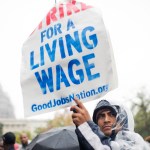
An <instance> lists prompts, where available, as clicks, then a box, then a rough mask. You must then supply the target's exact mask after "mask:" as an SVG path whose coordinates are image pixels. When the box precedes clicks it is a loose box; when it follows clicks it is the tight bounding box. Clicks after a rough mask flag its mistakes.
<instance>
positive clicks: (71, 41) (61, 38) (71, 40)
mask: <svg viewBox="0 0 150 150" xmlns="http://www.w3.org/2000/svg"><path fill="white" fill-rule="evenodd" d="M21 87H22V94H23V101H24V112H25V116H33V115H36V114H41V113H45V112H50V111H54V110H57V109H60V108H64V107H68V106H70V105H71V103H72V102H73V99H74V97H77V98H78V99H80V100H81V101H82V102H87V101H90V100H94V99H97V98H99V97H101V96H103V95H105V94H106V93H108V92H109V91H111V90H112V89H114V88H116V87H117V74H116V68H115V62H114V57H113V52H112V47H111V43H110V40H109V37H108V35H107V31H106V29H105V26H104V23H103V19H102V16H101V14H100V12H99V9H96V8H94V7H92V6H89V5H86V4H84V3H82V2H76V1H72V2H71V3H70V2H67V3H60V4H56V5H55V6H54V7H53V8H52V9H51V10H50V11H49V12H48V14H47V15H46V17H45V18H44V19H43V20H42V21H41V23H40V24H39V26H38V27H37V28H36V29H35V30H34V32H33V33H32V34H31V35H30V36H29V38H28V39H27V41H26V42H25V43H24V44H23V48H22V65H21Z"/></svg>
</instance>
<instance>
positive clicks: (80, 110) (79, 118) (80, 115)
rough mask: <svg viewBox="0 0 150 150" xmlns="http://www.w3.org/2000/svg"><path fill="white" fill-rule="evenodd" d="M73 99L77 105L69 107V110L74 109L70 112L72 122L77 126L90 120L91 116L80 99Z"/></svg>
mask: <svg viewBox="0 0 150 150" xmlns="http://www.w3.org/2000/svg"><path fill="white" fill-rule="evenodd" d="M74 101H75V102H76V104H77V105H75V106H72V107H71V108H70V111H74V113H73V114H72V121H73V123H74V124H75V125H76V126H79V125H81V124H83V123H84V122H86V121H89V120H91V117H90V115H89V112H88V111H87V109H86V108H85V107H84V105H83V104H82V102H81V101H79V100H78V99H74Z"/></svg>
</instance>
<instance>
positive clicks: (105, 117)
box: [96, 109, 116, 136]
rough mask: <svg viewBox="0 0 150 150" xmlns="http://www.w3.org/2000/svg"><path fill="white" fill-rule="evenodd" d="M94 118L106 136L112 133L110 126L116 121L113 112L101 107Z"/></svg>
mask: <svg viewBox="0 0 150 150" xmlns="http://www.w3.org/2000/svg"><path fill="white" fill-rule="evenodd" d="M96 118H97V120H98V122H97V123H98V126H99V127H100V129H101V131H102V132H103V133H104V134H105V135H106V136H110V135H111V133H112V126H113V125H114V124H115V123H116V117H115V114H114V113H112V111H111V110H109V109H102V110H99V111H98V113H97V116H96Z"/></svg>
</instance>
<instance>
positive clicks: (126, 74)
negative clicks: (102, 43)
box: [0, 0, 150, 118]
mask: <svg viewBox="0 0 150 150" xmlns="http://www.w3.org/2000/svg"><path fill="white" fill-rule="evenodd" d="M82 1H83V2H88V3H90V4H92V5H93V6H96V7H98V8H100V10H101V12H102V15H103V20H104V23H105V25H106V27H107V29H108V31H109V34H110V37H111V43H112V46H113V51H114V56H115V61H116V67H117V72H118V80H119V85H118V88H117V89H115V90H114V91H112V92H110V93H109V94H108V95H107V96H106V97H107V98H112V99H117V100H122V101H123V99H124V97H131V98H132V94H133V92H134V91H135V90H137V89H139V88H140V87H142V86H146V87H147V88H148V89H150V67H149V65H150V1H149V0H98V1H97V0H86V1H85V0H82ZM54 3H55V1H54V0H13V1H12V0H5V1H2V0H0V19H1V23H0V84H1V85H2V87H3V89H4V91H5V92H6V93H7V94H8V95H9V98H10V100H11V102H12V104H13V106H14V108H15V114H16V117H17V118H23V117H24V116H23V98H22V93H21V87H20V67H21V49H22V45H23V43H24V41H25V40H26V39H27V38H28V36H29V35H30V33H31V32H32V31H33V30H34V29H35V27H36V26H37V25H38V24H39V22H40V21H41V20H42V19H43V18H44V17H45V15H46V14H47V12H48V11H49V10H50V8H51V7H52V6H53V5H54ZM97 3H98V4H97ZM96 103H97V100H96V101H94V102H88V103H86V104H85V105H86V107H87V108H88V109H90V113H92V111H93V108H94V107H95V104H96ZM8 109H9V108H8ZM52 114H53V113H49V114H43V115H40V116H36V117H33V118H40V117H41V118H43V117H46V116H52Z"/></svg>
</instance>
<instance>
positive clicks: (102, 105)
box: [93, 100, 118, 124]
mask: <svg viewBox="0 0 150 150" xmlns="http://www.w3.org/2000/svg"><path fill="white" fill-rule="evenodd" d="M102 109H109V110H111V111H112V112H113V113H114V114H115V115H117V112H118V111H117V108H116V107H115V106H114V105H111V104H110V103H109V102H108V101H107V100H101V101H99V103H98V104H97V106H96V108H95V110H94V113H93V121H94V122H95V123H96V124H97V118H96V115H97V112H98V111H99V110H102Z"/></svg>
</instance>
